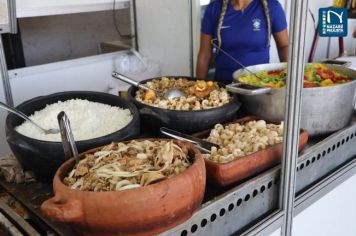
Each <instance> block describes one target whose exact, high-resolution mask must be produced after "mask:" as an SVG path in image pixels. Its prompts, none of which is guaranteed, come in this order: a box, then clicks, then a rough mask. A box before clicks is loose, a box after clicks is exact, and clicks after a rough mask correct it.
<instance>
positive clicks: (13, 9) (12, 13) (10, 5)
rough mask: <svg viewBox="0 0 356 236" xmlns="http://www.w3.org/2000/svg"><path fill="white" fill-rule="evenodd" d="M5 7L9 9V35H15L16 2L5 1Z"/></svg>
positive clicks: (11, 0)
mask: <svg viewBox="0 0 356 236" xmlns="http://www.w3.org/2000/svg"><path fill="white" fill-rule="evenodd" d="M7 7H8V9H9V28H10V33H12V34H16V33H17V19H16V1H15V0H7Z"/></svg>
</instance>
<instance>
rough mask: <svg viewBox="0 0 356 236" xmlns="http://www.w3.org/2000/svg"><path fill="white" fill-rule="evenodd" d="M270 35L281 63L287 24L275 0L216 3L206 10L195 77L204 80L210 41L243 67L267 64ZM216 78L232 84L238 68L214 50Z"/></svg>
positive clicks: (285, 46)
mask: <svg viewBox="0 0 356 236" xmlns="http://www.w3.org/2000/svg"><path fill="white" fill-rule="evenodd" d="M271 34H272V35H273V37H274V39H275V41H276V44H277V49H278V54H279V59H280V61H283V62H284V61H286V60H287V56H288V32H287V22H286V18H285V14H284V11H283V9H282V6H281V5H280V3H279V2H278V1H277V0H216V1H213V2H211V3H210V4H209V6H208V7H207V9H206V12H205V15H204V18H203V23H202V27H201V39H200V50H199V54H198V61H197V77H198V78H201V79H203V78H206V76H207V73H208V68H209V63H210V60H211V57H212V46H211V40H212V39H214V42H216V44H217V45H218V46H219V47H221V48H222V49H223V50H224V51H226V52H228V53H229V54H230V55H231V56H233V57H234V58H235V59H237V60H238V61H240V62H241V63H242V64H243V65H244V66H250V65H256V64H263V63H268V62H269V49H270V35H271ZM215 68H216V72H215V79H216V80H217V81H220V82H223V83H231V82H232V79H233V78H232V74H233V72H234V71H235V70H237V69H239V68H241V67H240V66H239V65H238V64H237V63H236V62H234V61H233V60H231V59H230V58H228V57H227V56H226V55H224V54H223V53H222V52H219V51H218V50H217V55H216V58H215Z"/></svg>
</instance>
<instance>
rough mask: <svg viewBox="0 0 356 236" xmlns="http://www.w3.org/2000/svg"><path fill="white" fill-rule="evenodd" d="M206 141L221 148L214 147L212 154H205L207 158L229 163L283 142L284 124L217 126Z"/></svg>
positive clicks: (259, 123)
mask: <svg viewBox="0 0 356 236" xmlns="http://www.w3.org/2000/svg"><path fill="white" fill-rule="evenodd" d="M206 140H207V141H209V142H212V143H215V144H218V145H219V146H220V148H219V149H217V148H216V147H213V148H212V149H211V154H205V158H208V159H209V160H212V161H214V162H217V163H227V162H230V161H233V160H235V159H237V158H239V157H243V156H246V155H249V154H251V153H254V152H257V151H259V150H262V149H265V148H266V147H268V146H271V145H274V144H277V143H280V142H282V140H283V122H282V123H281V124H279V125H276V124H266V121H264V120H258V121H250V122H247V123H246V124H243V125H242V124H239V123H234V124H229V125H226V126H225V127H224V126H223V125H221V124H217V125H215V127H214V129H212V130H211V132H210V135H209V137H208V138H207V139H206Z"/></svg>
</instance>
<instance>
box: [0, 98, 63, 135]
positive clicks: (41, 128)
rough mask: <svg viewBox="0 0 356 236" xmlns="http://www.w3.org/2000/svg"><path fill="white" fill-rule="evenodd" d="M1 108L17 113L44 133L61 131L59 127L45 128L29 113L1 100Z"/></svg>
mask: <svg viewBox="0 0 356 236" xmlns="http://www.w3.org/2000/svg"><path fill="white" fill-rule="evenodd" d="M0 108H3V109H5V110H7V111H9V112H11V113H14V114H15V115H18V116H19V117H21V118H22V119H24V120H27V121H28V122H30V123H31V124H32V125H34V126H36V127H37V128H38V129H40V130H41V131H42V132H43V133H44V134H58V133H59V129H45V128H43V127H41V126H40V125H38V124H37V123H35V122H34V121H32V120H31V119H30V118H29V117H28V116H27V115H25V114H24V113H22V112H21V111H19V110H17V109H15V108H13V107H11V106H9V105H6V104H5V103H3V102H0Z"/></svg>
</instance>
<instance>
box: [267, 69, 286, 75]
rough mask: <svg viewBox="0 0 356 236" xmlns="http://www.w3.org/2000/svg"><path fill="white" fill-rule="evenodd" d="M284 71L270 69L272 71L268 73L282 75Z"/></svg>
mask: <svg viewBox="0 0 356 236" xmlns="http://www.w3.org/2000/svg"><path fill="white" fill-rule="evenodd" d="M282 72H283V70H270V71H267V74H268V75H281V74H282Z"/></svg>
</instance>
